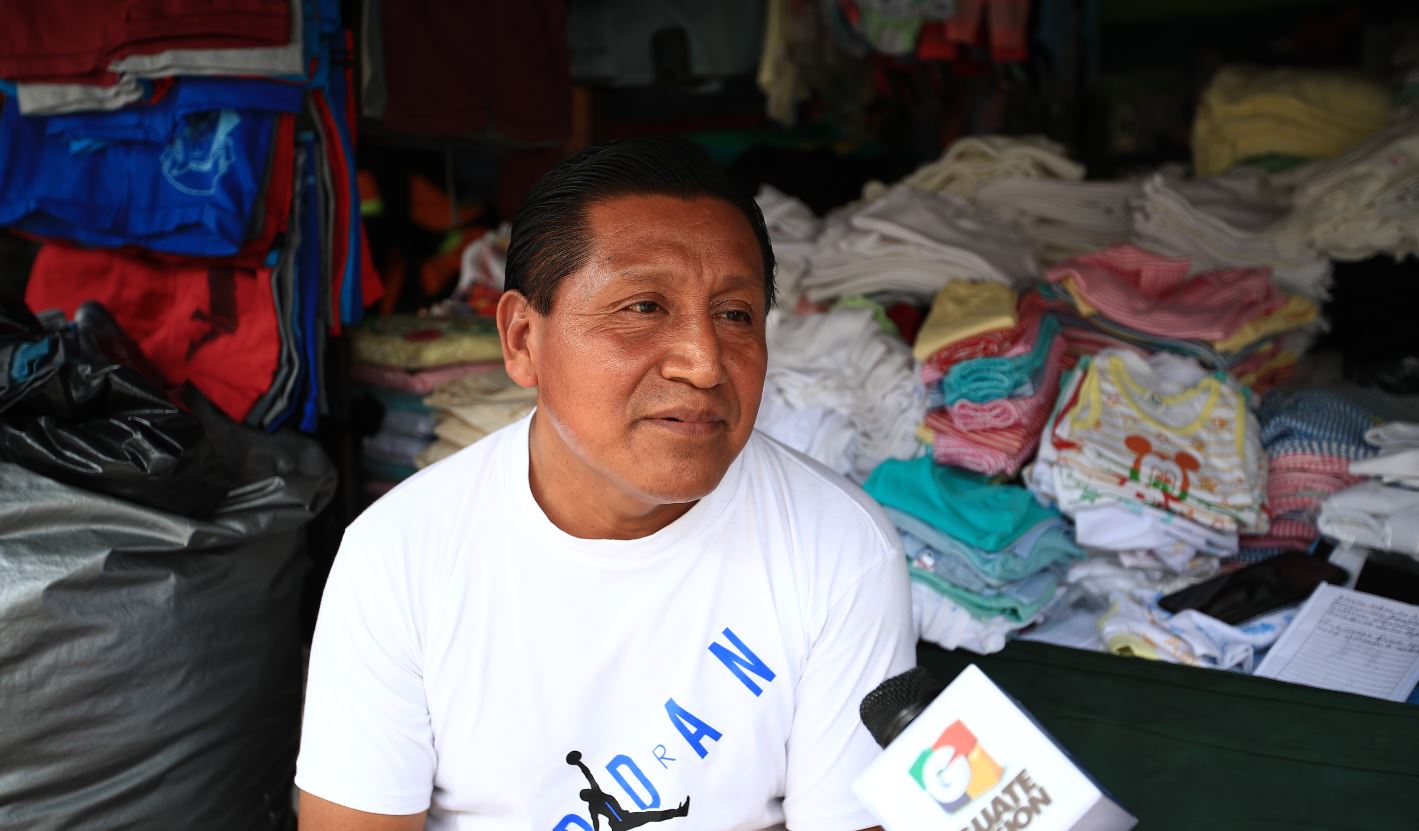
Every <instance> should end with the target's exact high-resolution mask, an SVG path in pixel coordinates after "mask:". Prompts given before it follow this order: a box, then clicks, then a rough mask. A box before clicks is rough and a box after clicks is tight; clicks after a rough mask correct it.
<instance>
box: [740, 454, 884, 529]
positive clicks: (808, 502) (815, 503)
mask: <svg viewBox="0 0 1419 831" xmlns="http://www.w3.org/2000/svg"><path fill="white" fill-rule="evenodd" d="M746 452H748V453H750V454H752V458H751V460H750V461H751V463H752V465H753V468H752V469H753V471H754V475H757V476H761V477H765V478H768V479H769V480H771V481H770V482H769V483H767V484H769V485H770V486H771V487H774V488H776V489H779V493H780V494H781V495H782V498H783V499H784V500H785V501H786V502H787V504H786V505H785V507H786V508H787V510H788V511H789V512H790V513H791V514H792V515H793V516H796V517H800V518H806V519H807V520H808V522H809V524H810V525H811V526H812V527H815V528H818V529H821V530H823V531H824V532H826V533H832V534H842V533H851V532H853V531H857V532H858V533H861V534H867V535H871V536H873V537H877V538H879V539H880V540H881V541H882V542H883V543H884V544H885V545H886V546H887V547H891V543H890V540H891V538H892V536H893V534H894V532H891V528H892V526H891V522H890V521H889V520H888V519H887V517H886V515H885V514H884V513H883V511H882V507H881V506H880V505H878V504H877V502H876V501H875V500H874V499H873V498H872V497H870V496H868V495H867V493H866V492H865V491H864V490H863V489H862V488H861V487H859V486H858V485H856V484H854V483H853V482H852V481H850V480H849V479H848V478H847V477H845V476H843V475H842V474H840V473H838V472H837V471H835V470H833V469H832V468H830V467H828V466H827V465H824V464H822V463H821V462H818V461H816V460H815V459H812V458H810V457H808V456H807V455H805V454H803V453H800V452H799V451H797V450H794V449H793V448H791V447H789V446H787V445H785V444H783V443H781V442H779V441H778V440H777V439H774V438H772V437H770V436H768V435H765V434H763V433H759V432H755V433H754V435H753V437H752V438H751V439H750V442H749V445H748V447H747V448H746ZM889 532H890V533H889Z"/></svg>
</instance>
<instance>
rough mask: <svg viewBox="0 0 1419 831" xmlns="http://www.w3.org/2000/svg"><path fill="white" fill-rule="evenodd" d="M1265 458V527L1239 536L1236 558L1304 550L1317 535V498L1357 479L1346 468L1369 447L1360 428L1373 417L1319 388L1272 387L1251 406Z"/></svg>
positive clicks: (1368, 454)
mask: <svg viewBox="0 0 1419 831" xmlns="http://www.w3.org/2000/svg"><path fill="white" fill-rule="evenodd" d="M1257 418H1258V420H1259V421H1260V424H1261V446H1262V447H1263V448H1264V449H1265V451H1266V455H1267V459H1268V463H1267V469H1268V473H1267V483H1266V502H1267V508H1268V510H1269V511H1270V513H1271V523H1270V528H1269V529H1268V530H1267V532H1266V534H1265V535H1263V536H1255V537H1246V538H1244V539H1243V540H1242V552H1241V558H1242V559H1243V560H1246V561H1252V562H1254V561H1258V560H1264V559H1267V558H1268V557H1272V556H1275V555H1276V554H1280V553H1282V552H1284V551H1304V550H1306V549H1307V548H1309V547H1310V545H1311V543H1312V542H1314V541H1315V538H1316V536H1317V531H1316V515H1317V514H1318V513H1319V511H1320V505H1321V502H1322V501H1323V500H1324V499H1325V498H1326V497H1328V496H1330V495H1331V494H1333V493H1335V492H1336V491H1339V490H1342V489H1344V488H1347V487H1349V486H1351V485H1354V484H1358V483H1359V482H1361V481H1363V479H1364V476H1363V475H1357V474H1354V473H1351V471H1350V467H1351V465H1352V464H1354V463H1356V461H1357V460H1362V459H1367V458H1369V457H1371V456H1373V455H1374V454H1375V449H1374V448H1373V447H1371V446H1370V445H1369V444H1366V442H1365V431H1366V430H1369V429H1370V428H1371V427H1373V426H1374V425H1375V424H1376V423H1377V422H1378V421H1379V418H1378V417H1377V416H1376V415H1375V414H1374V413H1373V412H1371V411H1370V410H1369V409H1367V408H1365V407H1363V406H1361V405H1360V404H1359V403H1357V402H1356V401H1354V400H1352V399H1350V398H1347V397H1345V396H1343V395H1339V394H1337V393H1334V392H1328V391H1325V390H1292V389H1284V390H1274V391H1272V392H1270V393H1267V395H1266V397H1265V398H1264V399H1262V402H1261V406H1260V407H1259V408H1258V409H1257Z"/></svg>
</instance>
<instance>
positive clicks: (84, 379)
mask: <svg viewBox="0 0 1419 831" xmlns="http://www.w3.org/2000/svg"><path fill="white" fill-rule="evenodd" d="M0 460H3V461H8V462H14V463H15V464H18V465H22V466H24V467H27V468H29V469H30V470H33V471H36V472H38V473H42V474H44V475H46V476H50V477H53V478H55V479H58V480H60V481H62V482H67V483H69V484H73V485H78V486H79V487H84V488H89V489H91V490H95V491H99V492H100V493H107V494H111V495H113V496H118V497H122V498H124V499H128V500H132V501H133V502H137V503H140V504H143V505H148V506H150V507H154V508H160V509H162V510H165V511H170V512H172V513H176V514H181V515H184V516H205V515H207V514H210V513H211V511H212V510H213V509H214V508H215V507H216V506H217V503H218V502H220V501H221V499H222V496H223V494H224V493H225V492H226V490H227V487H228V486H229V485H230V481H229V480H228V478H227V476H226V474H225V471H224V470H223V468H222V466H221V464H220V462H219V461H218V458H217V454H216V453H215V451H214V449H213V448H212V446H211V443H210V442H209V441H207V438H206V435H205V432H204V430H203V426H202V423H201V422H200V421H199V420H198V419H197V418H195V417H194V416H192V415H190V414H188V413H185V412H183V411H182V410H180V409H179V408H178V407H177V406H175V405H174V404H173V403H171V402H170V401H168V400H167V398H166V397H164V395H163V393H162V381H161V379H160V377H158V376H156V373H155V371H154V370H152V368H151V366H150V365H148V364H147V361H146V360H145V359H144V358H143V355H142V353H141V352H140V351H139V350H138V348H137V345H136V344H134V343H133V341H132V340H131V339H130V338H128V337H127V336H126V335H124V333H123V332H122V330H121V329H119V328H118V326H117V325H116V324H115V323H114V322H113V320H112V318H110V317H109V316H108V314H107V312H105V311H104V310H103V308H102V307H101V306H99V305H98V304H96V303H85V304H84V305H83V306H81V307H80V308H79V310H78V313H77V314H76V315H75V321H74V323H72V324H67V325H60V326H59V327H58V328H57V329H55V330H53V331H46V329H45V327H44V326H42V325H41V324H40V322H39V320H38V319H36V318H35V316H34V315H33V314H31V313H30V311H29V309H27V308H26V307H25V306H23V305H21V304H19V303H17V302H14V301H0Z"/></svg>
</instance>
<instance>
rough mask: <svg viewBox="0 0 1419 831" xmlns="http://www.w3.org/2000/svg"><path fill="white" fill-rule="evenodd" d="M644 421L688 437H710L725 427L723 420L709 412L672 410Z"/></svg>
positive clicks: (716, 414)
mask: <svg viewBox="0 0 1419 831" xmlns="http://www.w3.org/2000/svg"><path fill="white" fill-rule="evenodd" d="M646 420H647V421H649V422H651V423H653V424H657V425H659V426H661V427H664V428H665V429H667V430H672V431H674V432H676V433H679V434H681V435H689V436H706V435H710V434H712V433H715V432H718V431H719V430H721V429H723V428H724V426H725V421H724V419H723V418H722V417H720V415H719V414H718V413H715V412H711V411H691V410H673V411H668V412H663V413H657V414H655V415H653V416H650V417H648V418H647V419H646Z"/></svg>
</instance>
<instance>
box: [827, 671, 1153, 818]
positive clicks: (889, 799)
mask: <svg viewBox="0 0 1419 831" xmlns="http://www.w3.org/2000/svg"><path fill="white" fill-rule="evenodd" d="M859 714H860V715H861V716H862V723H863V725H865V726H866V727H867V730H868V732H869V733H871V734H872V738H873V739H875V740H876V742H877V744H879V745H881V746H882V749H883V752H882V755H881V756H880V757H878V758H877V760H876V761H874V762H873V763H872V764H871V765H869V766H868V768H867V770H865V771H863V773H862V775H861V776H859V777H858V778H857V780H856V781H855V782H853V785H852V789H853V792H854V793H856V794H857V796H858V798H859V799H861V800H862V802H863V804H864V805H865V806H867V807H868V808H869V809H870V810H871V811H872V812H873V813H874V814H876V815H877V818H878V819H879V820H880V821H881V823H882V826H883V827H884V828H886V829H888V831H929V830H930V829H939V831H960V829H963V828H964V829H975V831H1023V829H1025V828H1026V827H1029V828H1030V829H1031V831H1126V829H1130V828H1132V827H1133V826H1134V825H1135V824H1136V822H1137V821H1136V820H1135V819H1134V818H1133V817H1132V816H1130V815H1129V814H1128V812H1127V811H1125V810H1124V809H1123V808H1121V807H1120V806H1119V805H1118V804H1117V803H1115V802H1114V801H1113V799H1112V797H1111V796H1109V794H1108V793H1107V792H1106V791H1104V790H1103V789H1102V788H1101V787H1100V786H1099V785H1098V783H1096V782H1094V781H1093V780H1092V779H1091V778H1090V777H1089V775H1088V774H1087V773H1085V772H1084V771H1083V770H1081V769H1080V768H1079V767H1078V765H1077V764H1076V763H1075V762H1074V760H1073V759H1072V758H1070V757H1069V755H1068V753H1066V752H1065V751H1064V750H1063V749H1062V748H1060V747H1059V746H1058V745H1057V744H1056V743H1055V741H1054V739H1053V738H1052V737H1050V736H1049V734H1047V733H1046V732H1045V731H1044V730H1043V729H1042V728H1041V727H1040V726H1039V725H1038V724H1037V723H1036V722H1035V721H1034V719H1033V718H1032V717H1031V716H1030V715H1029V714H1028V713H1027V712H1025V711H1024V710H1023V709H1021V707H1020V705H1019V704H1018V703H1017V702H1016V701H1015V700H1014V699H1012V698H1010V696H1008V695H1006V694H1005V692H1004V691H1003V690H1001V689H1000V688H999V687H997V686H995V684H994V683H992V682H991V680H990V679H989V678H987V677H986V676H985V673H983V672H981V671H980V669H979V668H977V667H975V666H968V667H966V669H965V670H963V671H962V672H961V674H960V675H958V676H957V677H956V678H955V680H953V681H951V683H950V684H945V683H943V682H942V681H941V680H939V679H938V678H936V677H935V676H934V675H932V674H931V673H930V672H928V671H926V670H924V669H922V668H920V667H917V668H914V669H910V670H907V671H906V672H904V673H902V674H901V675H897V676H894V677H892V678H888V679H887V680H886V681H883V682H882V683H881V684H879V685H878V686H877V688H876V689H874V690H873V691H872V692H870V693H868V694H867V695H866V697H864V698H863V699H862V705H861V706H860V707H859Z"/></svg>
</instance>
